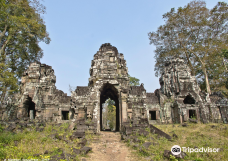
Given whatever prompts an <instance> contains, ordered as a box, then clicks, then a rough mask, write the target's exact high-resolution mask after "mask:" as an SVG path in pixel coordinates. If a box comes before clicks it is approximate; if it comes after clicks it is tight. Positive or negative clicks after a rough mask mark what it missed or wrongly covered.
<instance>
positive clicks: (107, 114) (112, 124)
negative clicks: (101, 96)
mask: <svg viewBox="0 0 228 161" xmlns="http://www.w3.org/2000/svg"><path fill="white" fill-rule="evenodd" d="M105 105H106V107H105V110H104V111H103V114H102V117H103V123H105V125H107V124H108V126H109V128H110V129H111V130H114V129H115V128H116V106H114V105H115V101H113V100H111V99H110V98H109V99H107V100H106V101H105Z"/></svg>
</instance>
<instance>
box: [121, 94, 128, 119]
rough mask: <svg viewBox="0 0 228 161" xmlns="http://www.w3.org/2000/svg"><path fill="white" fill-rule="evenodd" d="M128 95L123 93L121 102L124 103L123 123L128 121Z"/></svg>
mask: <svg viewBox="0 0 228 161" xmlns="http://www.w3.org/2000/svg"><path fill="white" fill-rule="evenodd" d="M126 98H127V94H125V93H122V92H121V99H122V100H121V102H122V121H123V122H126V121H127V102H126V101H127V100H126Z"/></svg>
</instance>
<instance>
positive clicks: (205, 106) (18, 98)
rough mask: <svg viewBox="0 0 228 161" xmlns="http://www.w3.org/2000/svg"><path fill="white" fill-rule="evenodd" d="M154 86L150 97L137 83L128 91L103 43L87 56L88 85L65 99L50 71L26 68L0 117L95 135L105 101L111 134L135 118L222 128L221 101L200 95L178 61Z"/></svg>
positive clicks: (119, 62)
mask: <svg viewBox="0 0 228 161" xmlns="http://www.w3.org/2000/svg"><path fill="white" fill-rule="evenodd" d="M148 74H149V73H148ZM159 81H160V85H161V88H160V89H157V90H155V92H154V93H147V92H146V89H145V88H144V85H143V84H141V85H140V86H130V85H129V77H128V68H127V64H126V60H125V59H124V55H123V54H121V53H119V52H118V50H117V48H116V47H114V46H112V45H110V44H109V43H106V44H103V45H101V47H100V49H99V51H98V52H97V53H96V54H95V55H94V56H93V60H92V62H91V68H90V78H89V81H88V86H77V88H76V90H75V91H73V92H72V94H71V96H67V94H65V93H63V92H62V91H60V90H58V89H56V86H55V82H56V77H55V75H54V70H53V69H52V67H51V66H48V65H46V64H41V63H39V62H34V63H31V64H30V66H29V67H28V69H27V70H26V71H25V72H24V75H23V77H22V81H21V85H20V93H18V94H17V95H15V96H14V97H12V98H9V100H8V102H7V104H5V105H4V106H3V108H2V111H1V117H2V119H7V118H23V117H29V118H30V119H37V120H49V121H54V122H68V121H77V120H84V121H85V122H90V123H91V122H92V124H89V126H86V128H88V129H90V130H94V131H97V132H99V131H100V130H102V104H103V103H104V102H105V100H106V99H108V98H111V99H112V100H114V101H115V105H116V130H117V131H121V128H122V126H123V124H124V123H126V122H128V123H131V124H137V123H138V122H139V121H140V119H144V120H147V121H148V122H149V123H150V124H161V123H183V122H186V121H189V120H191V121H194V120H195V121H202V122H204V123H207V122H224V123H227V120H228V114H227V112H228V104H227V99H225V98H223V96H222V95H221V94H219V93H214V94H212V95H208V94H206V93H203V92H201V91H200V88H199V87H198V85H197V82H196V78H195V77H193V76H191V74H190V69H189V67H188V66H187V65H186V63H184V61H183V60H182V59H172V60H170V61H169V62H167V63H166V64H165V66H164V70H163V73H162V75H161V77H160V79H159Z"/></svg>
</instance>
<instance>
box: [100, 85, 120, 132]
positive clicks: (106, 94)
mask: <svg viewBox="0 0 228 161" xmlns="http://www.w3.org/2000/svg"><path fill="white" fill-rule="evenodd" d="M100 91H101V95H100V130H101V131H103V129H104V128H103V122H102V119H103V117H102V109H103V106H102V105H103V104H104V103H105V101H106V100H107V99H109V98H110V99H111V100H113V101H114V102H115V107H116V126H115V127H116V128H115V131H119V130H120V129H119V128H120V116H119V99H118V91H117V89H116V88H115V87H114V86H113V85H112V84H109V83H106V84H104V85H103V87H102V88H101V90H100Z"/></svg>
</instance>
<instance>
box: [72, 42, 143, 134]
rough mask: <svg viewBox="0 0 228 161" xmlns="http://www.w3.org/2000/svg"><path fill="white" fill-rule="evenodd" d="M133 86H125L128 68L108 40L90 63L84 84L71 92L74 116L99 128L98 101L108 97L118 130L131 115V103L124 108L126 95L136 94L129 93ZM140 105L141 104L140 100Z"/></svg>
mask: <svg viewBox="0 0 228 161" xmlns="http://www.w3.org/2000/svg"><path fill="white" fill-rule="evenodd" d="M132 88H133V89H132ZM135 88H136V87H135ZM135 88H134V87H131V88H130V87H129V78H128V68H127V67H126V60H124V56H123V54H121V53H118V50H117V49H116V47H114V46H111V45H110V44H109V43H107V44H103V45H101V47H100V49H99V51H98V52H97V53H96V54H95V55H94V59H93V60H92V62H91V68H90V78H89V84H88V86H86V87H81V86H78V87H77V89H76V90H75V92H72V95H71V97H72V106H71V108H73V109H74V110H75V114H76V116H75V118H76V119H80V118H86V119H91V120H92V121H93V122H95V123H96V126H97V129H98V131H99V130H100V129H101V128H102V127H101V126H102V104H103V103H105V100H106V99H108V98H111V99H112V100H114V101H115V106H116V130H117V131H118V130H120V128H121V126H122V123H123V122H126V121H127V120H128V118H131V117H132V108H131V105H130V106H129V108H128V104H129V100H128V98H129V94H132V96H133V95H135V94H138V93H134V92H129V90H131V91H134V90H135ZM139 89H141V87H139ZM143 89H144V88H143ZM144 90H145V89H144ZM136 91H137V90H136ZM140 92H142V90H140ZM139 94H140V93H139ZM141 105H142V106H143V104H142V102H141Z"/></svg>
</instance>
